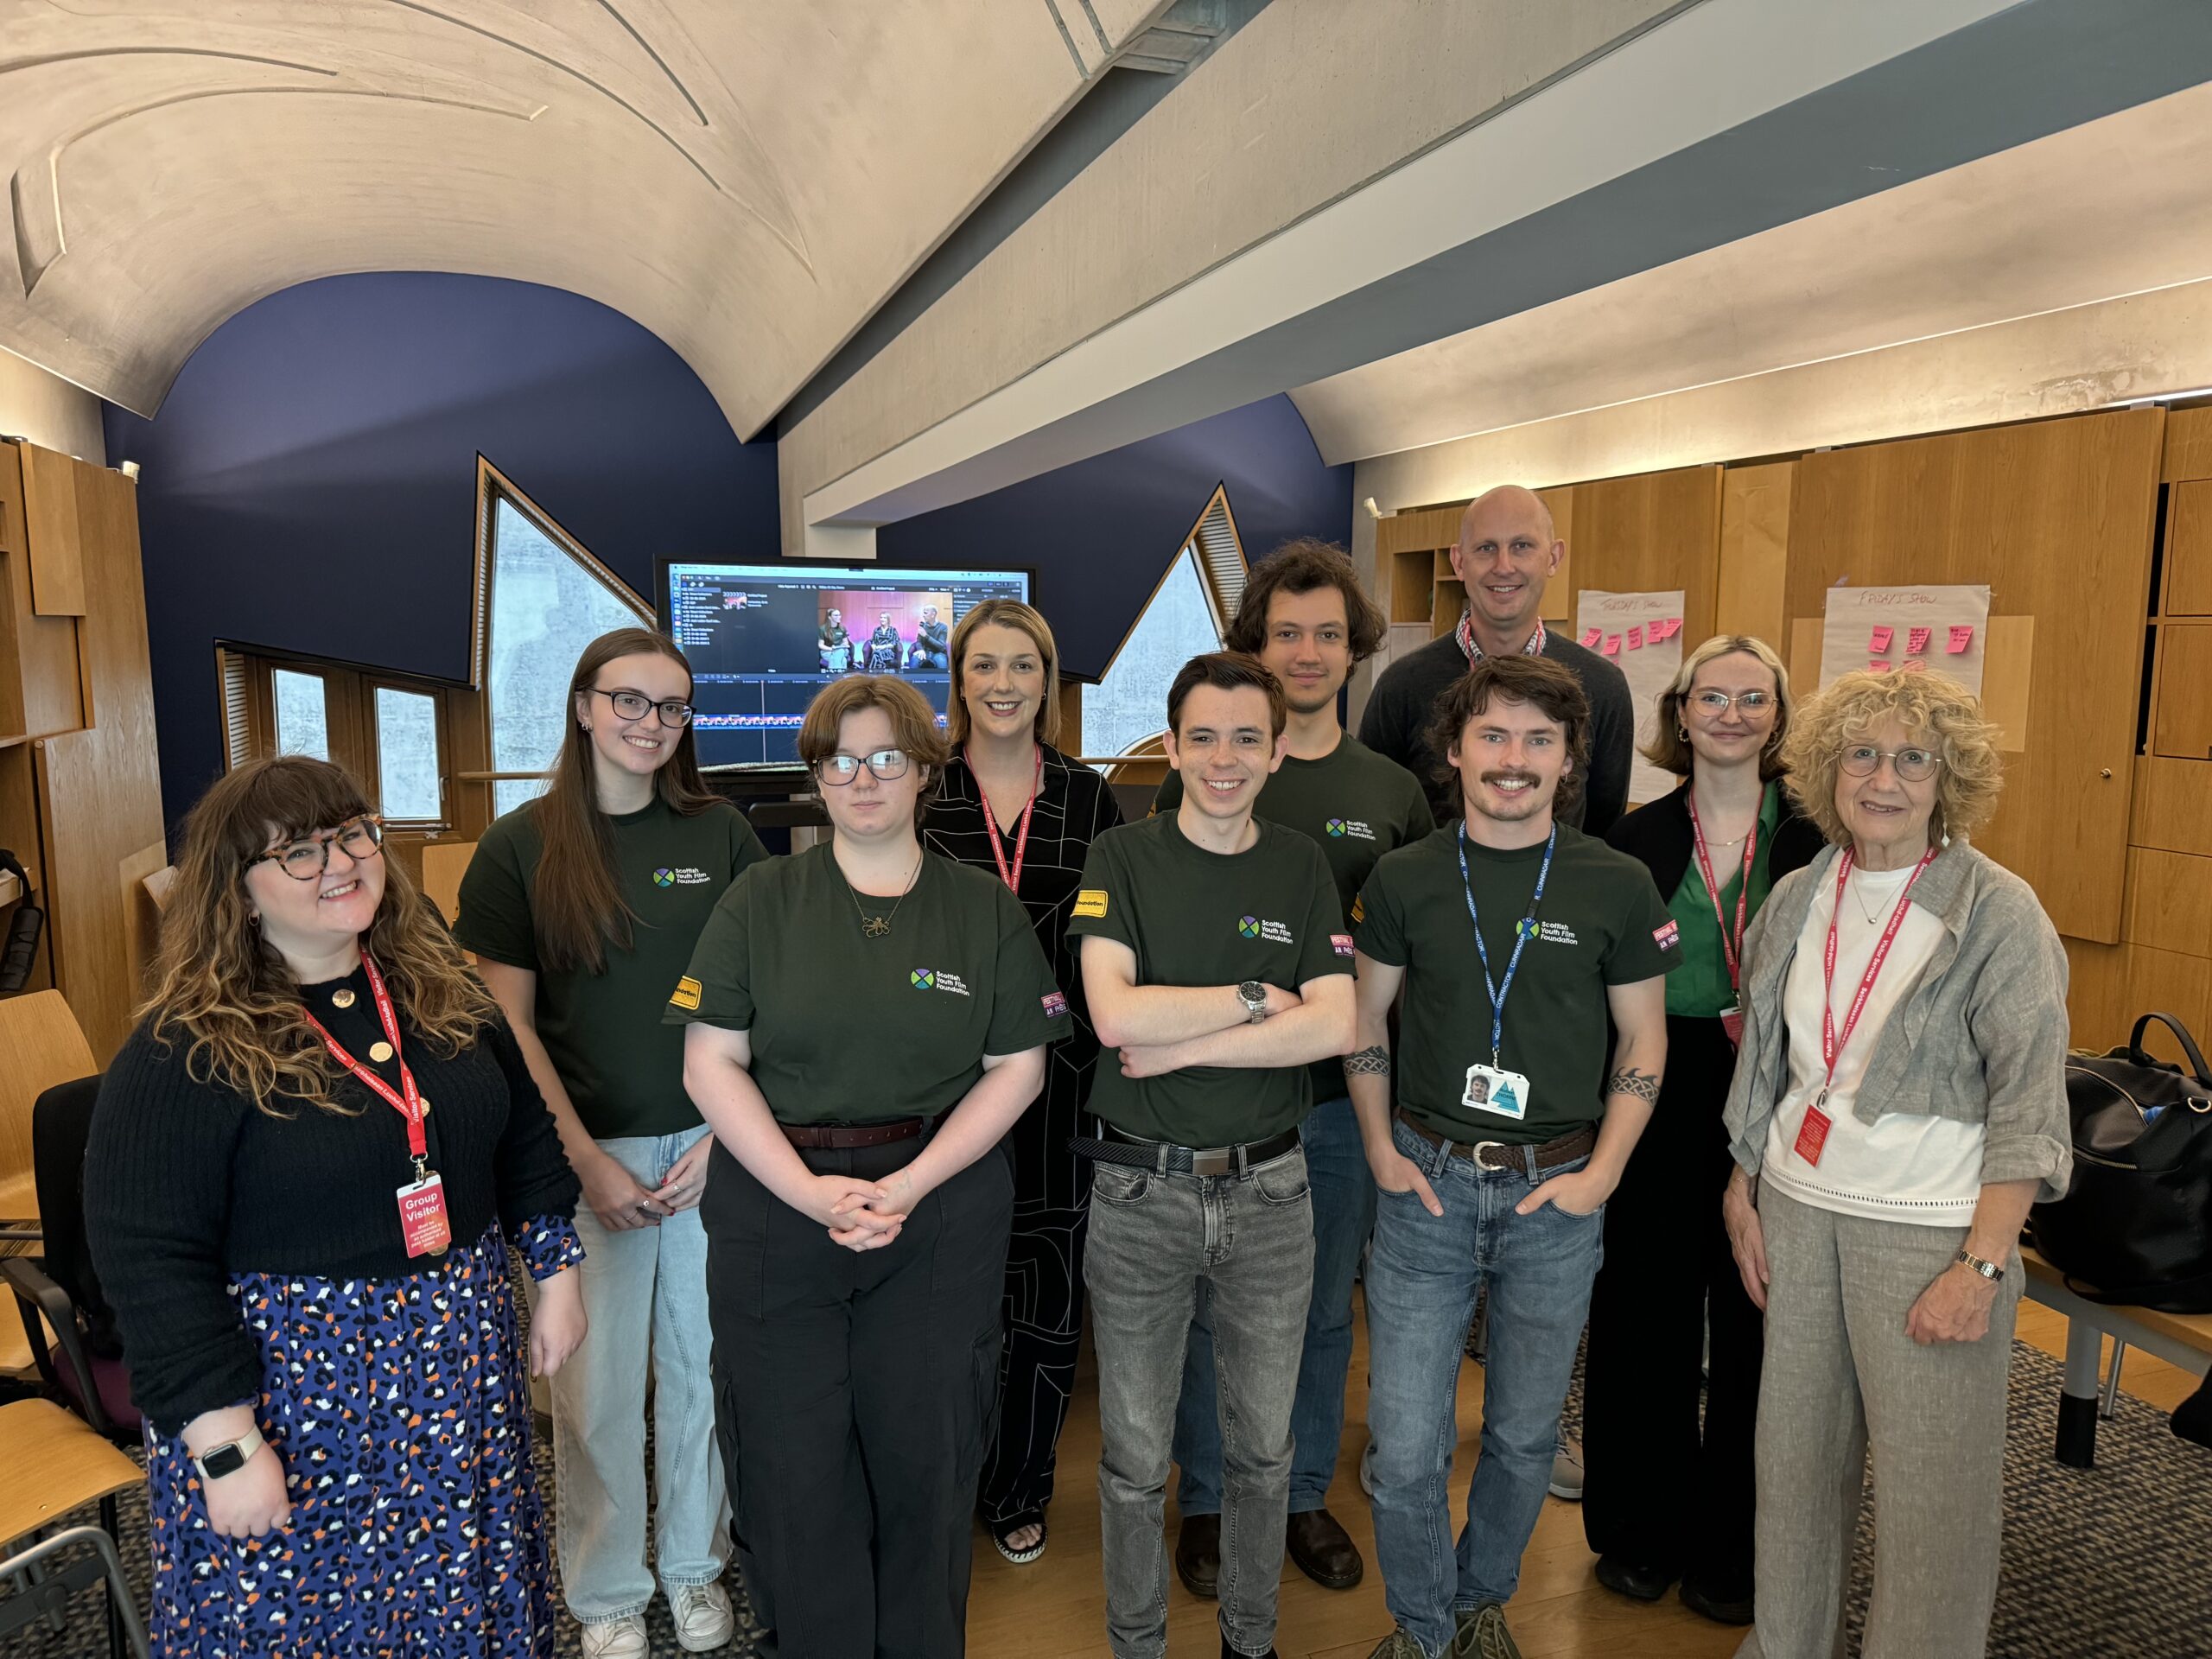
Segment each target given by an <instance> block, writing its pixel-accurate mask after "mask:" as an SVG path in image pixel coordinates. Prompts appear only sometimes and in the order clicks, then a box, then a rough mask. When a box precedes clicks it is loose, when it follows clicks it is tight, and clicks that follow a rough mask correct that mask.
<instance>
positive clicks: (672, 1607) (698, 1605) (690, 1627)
mask: <svg viewBox="0 0 2212 1659" xmlns="http://www.w3.org/2000/svg"><path fill="white" fill-rule="evenodd" d="M668 1611H669V1612H670V1614H671V1616H672V1617H673V1618H675V1620H676V1639H677V1643H680V1644H681V1645H682V1647H683V1651H684V1652H686V1653H706V1652H708V1651H709V1650H711V1649H715V1648H719V1647H721V1646H724V1645H725V1644H726V1643H728V1641H729V1639H730V1637H733V1636H734V1635H736V1634H737V1615H736V1613H735V1612H734V1611H731V1608H730V1605H729V1596H728V1593H727V1592H725V1591H724V1590H723V1589H722V1587H721V1585H719V1584H679V1585H677V1586H676V1587H675V1588H674V1589H672V1590H671V1591H670V1592H668ZM639 1651H640V1652H643V1651H644V1649H639Z"/></svg>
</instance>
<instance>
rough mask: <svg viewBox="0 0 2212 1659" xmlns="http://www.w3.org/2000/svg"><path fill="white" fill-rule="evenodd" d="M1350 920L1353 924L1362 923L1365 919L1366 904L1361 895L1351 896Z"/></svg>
mask: <svg viewBox="0 0 2212 1659" xmlns="http://www.w3.org/2000/svg"><path fill="white" fill-rule="evenodd" d="M1351 918H1352V920H1354V921H1355V922H1363V921H1365V920H1366V919H1367V903H1366V899H1365V896H1364V895H1363V894H1354V895H1353V898H1352V901H1351Z"/></svg>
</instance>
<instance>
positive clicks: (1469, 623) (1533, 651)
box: [1452, 609, 1544, 665]
mask: <svg viewBox="0 0 2212 1659" xmlns="http://www.w3.org/2000/svg"><path fill="white" fill-rule="evenodd" d="M1452 632H1453V633H1454V635H1455V637H1456V638H1457V639H1459V649H1460V650H1461V651H1463V652H1466V653H1467V661H1468V663H1469V664H1470V665H1471V664H1474V663H1477V662H1478V661H1480V660H1481V658H1482V655H1483V648H1482V647H1481V646H1480V645H1477V644H1476V643H1475V613H1474V612H1473V610H1471V609H1469V610H1466V611H1463V612H1462V613H1460V616H1459V626H1458V627H1457V628H1456V629H1454V630H1453V631H1452ZM1521 654H1522V656H1523V657H1541V656H1542V655H1543V654H1544V621H1543V619H1542V618H1541V617H1538V618H1537V619H1536V631H1535V632H1534V633H1532V634H1530V635H1529V643H1528V644H1527V645H1523V646H1522V647H1521Z"/></svg>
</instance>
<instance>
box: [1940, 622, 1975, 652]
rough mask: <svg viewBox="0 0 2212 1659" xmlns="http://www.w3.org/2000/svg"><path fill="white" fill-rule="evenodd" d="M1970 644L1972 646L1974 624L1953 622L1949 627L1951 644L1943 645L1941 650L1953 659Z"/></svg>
mask: <svg viewBox="0 0 2212 1659" xmlns="http://www.w3.org/2000/svg"><path fill="white" fill-rule="evenodd" d="M1972 644H1974V624H1973V623H1971V622H1954V623H1953V624H1952V625H1951V643H1950V644H1948V645H1945V646H1944V647H1943V649H1944V650H1945V651H1946V652H1949V653H1950V654H1951V655H1952V656H1954V657H1955V656H1957V655H1958V654H1959V653H1960V652H1962V651H1964V650H1965V649H1966V648H1967V646H1968V645H1972Z"/></svg>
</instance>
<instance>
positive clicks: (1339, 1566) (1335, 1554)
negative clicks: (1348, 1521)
mask: <svg viewBox="0 0 2212 1659" xmlns="http://www.w3.org/2000/svg"><path fill="white" fill-rule="evenodd" d="M1283 1543H1284V1545H1285V1547H1286V1548H1288V1549H1289V1551H1290V1559H1291V1560H1294V1561H1296V1562H1297V1563H1298V1570H1299V1571H1300V1572H1301V1573H1304V1574H1305V1575H1306V1577H1307V1578H1309V1579H1311V1580H1313V1582H1314V1583H1316V1584H1318V1585H1319V1586H1321V1587H1322V1588H1323V1589H1324V1590H1349V1589H1351V1587H1352V1586H1354V1585H1355V1584H1357V1583H1358V1582H1359V1581H1360V1580H1361V1579H1362V1578H1363V1576H1365V1574H1366V1572H1367V1563H1366V1562H1364V1561H1363V1560H1360V1558H1359V1546H1358V1545H1357V1544H1355V1543H1354V1542H1352V1541H1351V1534H1350V1533H1348V1532H1346V1531H1345V1530H1344V1529H1343V1528H1342V1527H1340V1526H1338V1524H1337V1517H1336V1516H1333V1515H1331V1514H1330V1513H1329V1512H1328V1511H1327V1510H1306V1511H1304V1512H1303V1513H1302V1514H1299V1515H1294V1516H1291V1517H1290V1526H1289V1528H1288V1529H1287V1531H1286V1532H1285V1533H1284V1535H1283Z"/></svg>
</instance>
